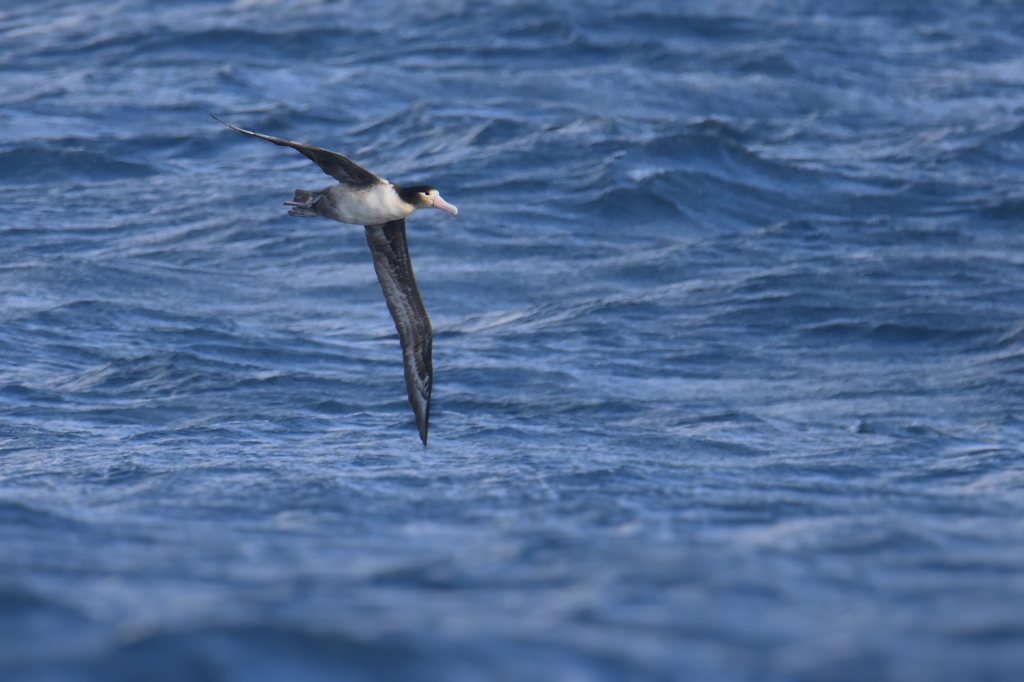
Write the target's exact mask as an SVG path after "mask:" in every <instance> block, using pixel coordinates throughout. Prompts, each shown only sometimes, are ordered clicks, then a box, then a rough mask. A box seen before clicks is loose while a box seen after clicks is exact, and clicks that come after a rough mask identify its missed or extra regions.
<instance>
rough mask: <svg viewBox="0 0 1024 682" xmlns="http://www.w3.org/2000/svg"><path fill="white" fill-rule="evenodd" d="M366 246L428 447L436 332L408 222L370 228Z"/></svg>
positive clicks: (420, 427)
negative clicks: (415, 265)
mask: <svg viewBox="0 0 1024 682" xmlns="http://www.w3.org/2000/svg"><path fill="white" fill-rule="evenodd" d="M366 243H367V244H369V245H370V251H371V252H373V267H374V268H376V270H377V279H378V280H379V281H380V287H381V289H383V290H384V299H385V300H386V301H387V303H388V310H390V311H391V317H393V318H394V319H395V328H396V329H398V338H399V340H400V341H401V342H402V358H403V360H404V362H405V388H406V390H407V391H408V393H409V404H411V405H412V410H413V412H415V413H416V426H417V427H418V428H419V430H420V438H421V439H422V440H423V444H424V445H426V444H427V427H428V425H429V422H430V390H431V388H432V387H433V384H434V365H433V360H432V358H431V355H432V352H433V346H434V333H433V331H432V330H431V328H430V318H429V317H427V309H426V308H424V307H423V298H422V297H420V290H419V288H418V287H417V286H416V278H415V277H414V276H413V274H412V261H411V260H410V259H409V244H408V242H407V241H406V237H405V220H404V219H402V220H392V221H391V222H390V223H384V224H383V225H367V226H366Z"/></svg>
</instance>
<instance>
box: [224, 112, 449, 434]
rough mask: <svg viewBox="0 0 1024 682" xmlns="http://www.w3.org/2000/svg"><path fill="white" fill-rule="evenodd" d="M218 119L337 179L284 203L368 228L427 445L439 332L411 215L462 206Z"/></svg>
mask: <svg viewBox="0 0 1024 682" xmlns="http://www.w3.org/2000/svg"><path fill="white" fill-rule="evenodd" d="M213 118H214V119H216V120H217V121H219V122H220V123H223V124H224V125H226V126H227V127H229V128H231V129H233V130H237V131H238V132H240V133H245V134H246V135H251V136H253V137H258V138H260V139H261V140H267V141H268V142H273V143H274V144H276V145H281V146H282V147H291V148H292V149H294V150H296V151H298V152H300V153H301V154H303V155H304V156H306V157H307V158H308V159H309V160H311V161H312V162H313V163H315V164H316V165H318V166H320V168H321V170H323V172H324V173H327V175H330V176H331V177H332V178H334V179H335V180H337V181H338V182H337V183H336V184H333V185H331V186H329V187H325V188H323V189H319V190H308V189H297V190H295V196H294V197H293V198H292V200H291V201H286V202H284V203H285V205H287V206H291V210H289V211H288V215H293V216H299V217H303V218H305V217H314V216H323V217H325V218H330V219H331V220H337V221H338V222H340V223H353V224H355V225H363V226H365V228H366V243H367V244H369V246H370V252H371V253H372V254H373V267H374V269H376V271H377V280H378V281H379V282H380V287H381V289H383V290H384V300H385V301H387V304H388V310H390V311H391V317H392V318H394V320H395V328H396V329H397V330H398V338H399V341H400V342H401V344H402V359H403V362H404V364H405V388H406V391H407V392H408V394H409V404H410V405H412V410H413V413H415V415H416V426H417V428H418V429H419V432H420V439H421V440H422V441H423V444H424V445H426V444H427V429H428V427H429V424H430V391H431V388H432V387H433V384H434V366H433V361H432V359H431V353H432V349H433V344H434V333H433V331H432V329H431V327H430V318H429V317H427V309H426V308H425V307H424V306H423V298H422V297H421V296H420V290H419V288H418V287H417V286H416V278H415V277H414V276H413V272H412V261H411V260H410V259H409V244H408V242H407V240H406V235H405V219H406V217H407V216H408V215H409V214H410V213H412V212H413V211H415V210H416V209H419V208H439V209H441V210H443V211H448V212H449V213H451V214H452V215H458V214H459V209H458V208H456V207H455V206H453V205H451V204H449V203H448V202H447V201H445V200H444V199H442V198H441V195H440V194H439V193H438V191H437V190H436V189H434V188H433V187H430V186H429V185H412V186H410V187H405V186H403V185H399V184H398V183H397V182H389V181H387V180H385V179H384V178H382V177H380V176H378V175H375V174H373V173H371V172H370V171H368V170H366V169H365V168H363V167H362V166H360V165H359V164H357V163H356V162H355V161H353V160H352V159H350V158H348V157H347V156H345V155H343V154H339V153H338V152H332V151H328V150H327V149H321V148H320V147H314V146H312V145H308V144H302V143H300V142H292V141H291V140H285V139H284V138H280V137H274V136H272V135H263V134H262V133H254V132H253V131H251V130H245V129H243V128H239V127H237V126H233V125H231V124H230V123H227V122H226V121H221V120H220V119H219V118H217V117H216V116H214V117H213Z"/></svg>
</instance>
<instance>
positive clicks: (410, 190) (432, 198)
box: [395, 185, 459, 215]
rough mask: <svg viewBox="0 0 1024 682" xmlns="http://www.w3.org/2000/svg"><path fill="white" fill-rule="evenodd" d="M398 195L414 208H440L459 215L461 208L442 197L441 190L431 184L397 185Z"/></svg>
mask: <svg viewBox="0 0 1024 682" xmlns="http://www.w3.org/2000/svg"><path fill="white" fill-rule="evenodd" d="M395 189H396V190H397V191H398V196H399V197H400V198H401V199H402V201H404V202H406V203H407V204H409V205H410V206H412V207H413V209H417V208H439V209H441V210H442V211H448V212H449V213H451V214H452V215H459V209H458V208H457V207H455V206H453V205H451V204H449V203H448V202H447V201H445V200H444V199H442V198H441V194H440V192H438V191H437V190H436V189H434V188H433V187H431V186H430V185H413V186H412V187H397V186H396V187H395Z"/></svg>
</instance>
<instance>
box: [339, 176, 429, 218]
mask: <svg viewBox="0 0 1024 682" xmlns="http://www.w3.org/2000/svg"><path fill="white" fill-rule="evenodd" d="M326 192H327V193H328V194H329V195H330V198H331V204H332V208H333V209H334V210H333V211H331V215H330V216H328V217H330V218H332V219H334V220H338V221H340V222H343V223H353V224H355V225H380V224H381V223H386V222H390V221H392V220H398V219H400V218H405V217H406V216H407V215H409V214H410V213H412V212H413V210H414V209H413V207H412V206H411V205H409V204H407V203H405V202H404V201H402V200H401V199H399V198H398V193H397V192H395V188H394V187H392V186H391V185H390V184H384V183H381V184H379V185H374V186H373V187H369V188H367V189H351V188H349V187H346V186H345V185H334V186H332V187H329V188H327V190H326Z"/></svg>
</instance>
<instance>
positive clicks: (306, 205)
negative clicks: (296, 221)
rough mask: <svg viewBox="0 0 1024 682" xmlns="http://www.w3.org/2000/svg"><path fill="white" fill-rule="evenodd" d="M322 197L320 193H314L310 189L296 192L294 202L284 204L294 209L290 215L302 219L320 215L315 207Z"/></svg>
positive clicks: (289, 212)
mask: <svg viewBox="0 0 1024 682" xmlns="http://www.w3.org/2000/svg"><path fill="white" fill-rule="evenodd" d="M322 196H323V195H321V194H320V192H312V191H310V190H308V189H297V190H295V196H294V197H292V200H291V201H286V202H284V204H285V206H291V207H292V209H291V210H290V211H288V215H294V216H299V217H302V218H308V217H310V216H318V215H320V214H319V213H317V212H316V210H315V209H314V208H313V206H314V205H315V204H316V202H318V201H320V199H321V198H322Z"/></svg>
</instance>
